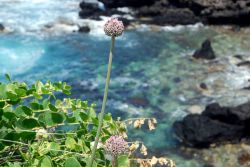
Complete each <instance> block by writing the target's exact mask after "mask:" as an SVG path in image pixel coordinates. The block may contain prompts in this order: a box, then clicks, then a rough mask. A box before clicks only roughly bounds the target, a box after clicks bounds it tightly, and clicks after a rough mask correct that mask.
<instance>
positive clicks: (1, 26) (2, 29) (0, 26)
mask: <svg viewBox="0 0 250 167" xmlns="http://www.w3.org/2000/svg"><path fill="white" fill-rule="evenodd" d="M4 29H5V28H4V26H3V24H1V23H0V31H4Z"/></svg>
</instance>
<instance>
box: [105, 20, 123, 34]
mask: <svg viewBox="0 0 250 167" xmlns="http://www.w3.org/2000/svg"><path fill="white" fill-rule="evenodd" d="M123 31H124V25H123V23H122V21H119V20H118V19H117V18H111V19H110V20H108V21H107V22H106V23H105V25H104V32H105V34H106V35H108V36H111V37H118V36H120V35H122V33H123Z"/></svg>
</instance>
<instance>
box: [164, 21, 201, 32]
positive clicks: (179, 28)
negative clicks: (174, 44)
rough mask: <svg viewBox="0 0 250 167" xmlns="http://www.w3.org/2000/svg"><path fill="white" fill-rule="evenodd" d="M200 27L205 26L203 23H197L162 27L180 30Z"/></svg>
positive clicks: (173, 30)
mask: <svg viewBox="0 0 250 167" xmlns="http://www.w3.org/2000/svg"><path fill="white" fill-rule="evenodd" d="M200 28H204V25H203V24H202V23H196V24H193V25H176V26H163V27H162V28H161V29H162V30H164V31H171V32H178V31H182V30H185V29H188V30H191V31H192V30H193V31H196V30H198V29H200Z"/></svg>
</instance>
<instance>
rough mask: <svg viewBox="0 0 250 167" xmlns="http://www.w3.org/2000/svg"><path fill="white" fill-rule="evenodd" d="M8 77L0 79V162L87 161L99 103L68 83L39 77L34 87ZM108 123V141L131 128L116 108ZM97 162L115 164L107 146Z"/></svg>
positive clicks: (15, 165)
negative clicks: (75, 93) (79, 95)
mask: <svg viewBox="0 0 250 167" xmlns="http://www.w3.org/2000/svg"><path fill="white" fill-rule="evenodd" d="M6 77H7V79H8V80H9V83H8V84H6V83H1V84H0V127H1V128H0V150H1V151H0V155H1V158H0V166H9V167H19V166H40V167H50V166H65V167H73V166H74V167H77V166H86V163H87V161H88V158H89V157H90V154H91V147H92V145H93V141H94V139H95V135H96V131H97V127H98V118H97V114H96V112H95V110H94V106H95V105H94V104H92V105H89V104H88V102H87V101H82V100H79V99H70V98H67V96H68V95H69V94H70V90H71V87H70V86H69V85H67V84H66V83H62V82H56V83H51V82H49V81H48V82H46V83H42V82H39V81H38V82H36V83H35V84H34V85H32V86H30V87H29V86H28V85H27V84H25V83H20V82H12V81H11V80H10V77H9V76H8V75H6ZM63 96H64V98H63ZM60 97H61V98H60ZM103 127H104V128H103V130H102V132H101V135H100V141H101V142H103V143H104V142H105V141H106V139H107V138H109V137H110V136H111V135H112V134H120V133H123V132H125V127H124V126H123V125H122V123H121V122H120V121H114V120H113V119H112V117H111V114H105V116H104V121H103ZM72 165H73V166H72ZM97 165H99V166H109V162H108V161H106V160H105V156H104V150H103V148H102V147H101V148H99V149H98V150H97V152H96V158H95V161H94V165H93V166H97Z"/></svg>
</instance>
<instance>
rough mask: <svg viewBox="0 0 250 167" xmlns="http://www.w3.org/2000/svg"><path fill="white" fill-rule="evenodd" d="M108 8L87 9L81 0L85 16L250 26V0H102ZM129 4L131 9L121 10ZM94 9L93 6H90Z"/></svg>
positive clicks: (154, 21)
mask: <svg viewBox="0 0 250 167" xmlns="http://www.w3.org/2000/svg"><path fill="white" fill-rule="evenodd" d="M100 3H103V5H104V6H105V8H106V9H108V10H98V7H97V6H94V4H93V3H92V4H91V9H94V10H91V12H89V10H86V5H89V4H88V3H87V2H84V1H83V2H82V3H81V9H82V10H81V11H80V14H79V15H80V16H81V17H82V18H88V17H92V18H93V15H94V16H97V17H95V18H96V19H97V18H98V17H99V16H100V15H106V16H110V15H113V14H119V15H121V17H122V15H125V14H130V15H131V16H132V17H134V19H131V20H130V21H132V22H133V21H137V22H138V21H139V22H143V23H148V24H157V25H176V24H183V25H186V24H194V23H197V22H202V23H204V24H219V25H224V24H235V25H240V26H246V25H250V19H249V17H250V0H146V1H144V0H137V1H133V0H100ZM121 7H128V8H130V9H131V12H121V11H120V10H117V9H118V8H121ZM89 9H90V8H89Z"/></svg>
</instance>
